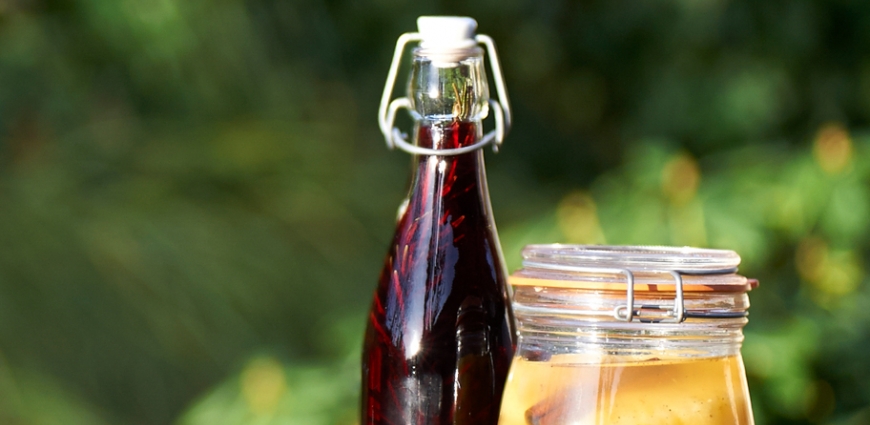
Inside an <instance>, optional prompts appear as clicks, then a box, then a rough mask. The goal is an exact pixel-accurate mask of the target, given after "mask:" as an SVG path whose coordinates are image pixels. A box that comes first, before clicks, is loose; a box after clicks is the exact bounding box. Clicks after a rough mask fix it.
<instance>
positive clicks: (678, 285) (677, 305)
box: [613, 269, 686, 323]
mask: <svg viewBox="0 0 870 425" xmlns="http://www.w3.org/2000/svg"><path fill="white" fill-rule="evenodd" d="M620 272H621V273H622V274H623V275H625V276H626V279H625V284H626V288H625V305H621V306H619V307H617V308H616V309H614V311H613V317H615V318H616V319H617V320H622V321H625V322H631V321H632V320H633V319H634V318H635V317H637V319H638V320H639V321H641V322H655V323H682V322H684V321H685V320H686V303H685V300H684V297H683V276H682V275H681V274H680V273H679V272H676V271H673V270H668V271H652V272H653V273H663V274H669V275H671V277H673V278H674V291H675V292H676V296H675V297H674V307H673V308H672V309H667V308H666V307H663V306H660V305H642V306H640V308H638V309H636V308H635V306H634V274H633V273H632V272H631V271H630V270H628V269H622V270H620ZM650 311H655V312H661V313H658V314H650V313H648V312H650Z"/></svg>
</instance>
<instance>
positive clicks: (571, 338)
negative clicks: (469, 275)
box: [499, 245, 757, 425]
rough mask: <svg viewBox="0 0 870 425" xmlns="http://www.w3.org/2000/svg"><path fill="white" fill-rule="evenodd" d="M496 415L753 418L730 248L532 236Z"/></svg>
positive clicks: (564, 420) (521, 423) (613, 419)
mask: <svg viewBox="0 0 870 425" xmlns="http://www.w3.org/2000/svg"><path fill="white" fill-rule="evenodd" d="M523 259H524V261H523V268H522V269H520V270H519V271H517V272H516V273H514V274H513V275H512V276H511V278H510V283H511V284H512V285H513V286H514V289H515V291H514V303H513V307H514V313H515V315H516V318H517V322H518V326H519V334H520V336H519V345H518V347H517V351H516V355H515V357H514V360H513V365H512V366H511V373H510V375H509V377H508V384H507V387H506V389H505V395H504V399H503V402H502V410H501V417H500V422H499V423H500V424H501V425H551V424H552V425H555V424H611V425H617V424H632V425H634V424H640V423H643V424H647V425H658V424H661V425H666V424H674V423H687V424H688V423H691V424H694V425H718V424H722V425H726V424H727V425H749V424H753V419H752V409H751V406H750V402H749V394H748V390H747V385H746V376H745V372H744V369H743V361H742V358H741V357H740V345H741V343H742V341H743V332H742V329H743V326H744V325H746V323H747V313H748V308H749V298H748V296H747V294H746V293H747V291H749V290H750V289H752V288H754V287H755V286H756V285H757V282H756V281H754V280H752V279H747V278H746V277H744V276H741V275H738V274H737V273H736V272H737V266H738V264H739V263H740V257H739V256H738V255H737V254H736V253H734V252H733V251H722V250H710V249H697V248H670V247H636V246H578V245H531V246H528V247H526V248H525V249H524V250H523Z"/></svg>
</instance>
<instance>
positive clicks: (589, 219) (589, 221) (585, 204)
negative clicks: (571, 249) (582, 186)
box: [556, 192, 604, 244]
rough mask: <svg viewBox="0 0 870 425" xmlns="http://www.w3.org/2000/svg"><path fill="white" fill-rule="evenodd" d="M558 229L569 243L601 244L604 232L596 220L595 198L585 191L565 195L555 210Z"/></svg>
mask: <svg viewBox="0 0 870 425" xmlns="http://www.w3.org/2000/svg"><path fill="white" fill-rule="evenodd" d="M556 217H557V220H558V224H559V230H561V231H562V234H563V235H564V236H565V240H566V241H567V242H569V243H580V244H602V243H604V233H603V232H602V231H601V225H600V224H599V222H598V208H597V206H596V205H595V200H594V199H592V196H590V195H589V194H588V193H586V192H572V193H570V194H568V195H567V196H565V197H564V198H563V199H562V201H561V202H560V203H559V207H558V209H557V210H556Z"/></svg>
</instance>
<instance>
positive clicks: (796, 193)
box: [0, 0, 870, 425]
mask: <svg viewBox="0 0 870 425" xmlns="http://www.w3.org/2000/svg"><path fill="white" fill-rule="evenodd" d="M421 14H458V15H469V16H473V17H475V18H476V19H477V20H478V22H479V27H480V32H482V33H486V34H489V35H491V36H492V37H493V38H494V39H495V41H496V43H497V45H498V47H499V50H500V54H501V57H502V65H503V68H504V75H505V79H506V82H507V85H508V89H509V91H510V93H511V95H512V97H511V100H512V104H513V107H514V113H515V115H514V116H515V126H514V128H513V132H512V133H511V134H510V136H509V137H508V139H507V141H506V144H505V146H504V148H503V149H502V152H501V153H499V154H498V155H493V154H491V153H489V154H487V161H488V164H487V165H488V172H489V182H490V189H491V192H492V203H493V208H494V211H495V215H496V219H497V221H498V223H499V230H500V234H501V239H502V242H503V244H504V253H505V256H506V258H507V260H508V263H509V266H510V268H511V270H513V269H516V268H517V267H518V266H519V251H520V249H521V247H522V246H523V245H524V244H526V243H531V242H559V241H561V242H574V243H609V244H668V245H696V246H705V247H715V248H727V249H733V250H736V251H737V252H738V253H740V254H741V255H742V256H743V258H744V263H743V266H742V268H741V272H742V273H744V274H746V275H748V276H752V277H757V278H758V279H760V281H761V287H760V288H759V289H757V290H755V291H753V292H752V293H751V297H752V301H753V307H752V318H751V322H750V324H749V326H748V327H747V329H746V335H747V338H746V343H745V345H744V355H745V361H746V366H747V370H748V375H749V379H750V388H751V392H752V398H753V404H754V410H755V415H756V421H757V423H758V424H759V425H772V424H832V425H866V424H868V423H870V361H868V358H870V355H868V353H870V284H868V276H867V274H866V270H867V265H868V260H870V239H868V230H870V186H868V182H870V132H868V130H870V54H868V52H870V4H861V3H859V2H848V1H838V0H831V1H818V2H811V1H803V0H791V1H765V2H756V1H751V0H735V1H728V0H660V1H655V2H650V1H648V2H641V1H636V0H599V1H584V2H570V1H548V2H536V1H532V0H499V1H495V0H487V1H479V2H473V4H472V2H461V1H448V0H445V1H440V2H439V1H432V0H418V1H413V2H411V1H401V0H377V1H371V2H364V1H337V0H330V1H314V0H292V1H289V0H284V1H282V0H274V1H269V0H185V1H182V0H0V423H3V424H27V425H30V424H34V425H36V424H59V423H63V424H73V425H76V424H83V425H84V424H88V425H91V424H93V425H102V424H130V425H140V424H141V425H145V424H179V425H200V424H203V425H204V424H218V425H220V424H228V425H229V424H258V425H259V424H300V425H352V424H355V423H356V422H357V418H356V409H357V397H358V395H357V394H358V389H357V387H358V381H359V378H358V376H357V375H358V370H359V366H358V358H359V350H360V345H361V334H362V329H363V326H364V320H365V314H366V310H367V309H368V304H369V300H370V296H371V292H372V290H373V289H374V286H375V282H376V279H377V275H378V273H379V270H380V267H381V261H382V259H383V255H384V254H385V253H386V248H387V244H388V243H389V240H390V238H391V236H392V231H393V224H394V223H393V220H394V217H395V213H396V208H397V206H398V205H399V203H400V201H401V199H402V198H403V196H404V195H405V193H406V190H407V182H408V179H409V177H410V169H409V163H410V158H409V157H408V155H406V154H403V153H399V152H390V151H388V150H387V149H386V147H385V145H384V142H383V139H382V137H381V135H380V133H379V131H378V129H377V124H376V122H377V121H376V111H377V106H378V102H379V98H380V91H381V90H382V87H383V83H384V80H385V77H386V73H387V69H388V67H389V62H390V59H391V55H392V52H393V48H394V46H395V42H396V39H397V37H398V36H399V35H400V34H401V33H403V32H409V31H414V30H415V19H416V17H417V16H418V15H421ZM404 75H406V74H402V75H400V80H404V78H405V76H404Z"/></svg>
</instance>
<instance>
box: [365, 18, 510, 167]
mask: <svg viewBox="0 0 870 425" xmlns="http://www.w3.org/2000/svg"><path fill="white" fill-rule="evenodd" d="M421 40H422V35H421V34H420V33H419V32H411V33H405V34H402V35H401V36H399V39H398V41H396V50H395V52H394V53H393V61H392V63H391V64H390V71H389V73H387V82H386V84H385V85H384V93H383V95H382V96H381V104H380V107H379V108H378V124H379V126H380V128H381V133H382V134H383V135H384V139H385V140H386V142H387V148H389V149H390V150H392V149H394V148H396V147H398V148H399V149H401V150H403V151H405V152H408V153H411V154H414V155H438V156H452V155H461V154H464V153H468V152H471V151H474V150H477V149H480V148H482V147H484V146H486V145H488V144H492V150H493V152H498V150H499V148H500V147H501V145H502V143H504V138H505V135H506V134H507V133H508V131H509V130H510V128H511V109H510V103H509V102H508V96H507V89H506V88H505V85H504V78H503V76H502V73H501V64H500V63H499V61H498V54H497V53H496V50H495V42H494V41H493V40H492V38H491V37H490V36H488V35H484V34H477V35H475V37H474V40H475V41H476V42H477V44H483V45H484V46H485V47H486V50H487V53H488V54H489V59H490V67H491V68H492V74H493V79H494V81H495V88H496V91H497V92H498V100H495V99H489V106H490V109H492V111H493V114H494V116H493V118H494V119H495V129H493V130H491V131H490V132H488V133H486V134H485V135H484V136H483V137H482V138H481V139H480V140H479V141H478V142H477V143H475V144H473V145H470V146H465V147H461V148H453V149H430V148H422V147H420V146H415V145H413V144H411V143H410V142H408V141H407V137H408V136H407V134H405V133H402V131H401V130H399V129H398V128H396V127H393V123H394V122H395V119H396V113H397V112H398V111H399V109H403V108H404V109H407V110H408V111H410V112H411V115H412V116H414V118H415V119H418V118H419V114H418V113H417V111H415V110H414V109H413V108H411V99H409V98H408V97H399V98H396V99H393V100H392V101H391V100H390V99H391V98H392V96H393V87H394V86H395V84H396V76H397V74H398V73H399V66H400V65H401V60H402V53H403V52H404V51H405V46H407V45H408V43H411V42H415V41H421Z"/></svg>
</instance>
